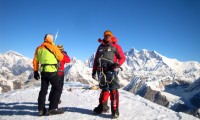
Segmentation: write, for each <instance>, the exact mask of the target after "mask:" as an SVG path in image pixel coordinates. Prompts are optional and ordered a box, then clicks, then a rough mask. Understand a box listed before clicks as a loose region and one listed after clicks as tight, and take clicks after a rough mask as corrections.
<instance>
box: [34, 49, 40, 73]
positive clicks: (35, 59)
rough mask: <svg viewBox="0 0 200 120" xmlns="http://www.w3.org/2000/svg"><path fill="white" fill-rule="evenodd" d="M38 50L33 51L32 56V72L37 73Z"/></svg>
mask: <svg viewBox="0 0 200 120" xmlns="http://www.w3.org/2000/svg"><path fill="white" fill-rule="evenodd" d="M38 48H39V47H38ZM38 48H37V49H36V50H35V54H34V58H33V71H38V69H39V62H38V60H37V52H38Z"/></svg>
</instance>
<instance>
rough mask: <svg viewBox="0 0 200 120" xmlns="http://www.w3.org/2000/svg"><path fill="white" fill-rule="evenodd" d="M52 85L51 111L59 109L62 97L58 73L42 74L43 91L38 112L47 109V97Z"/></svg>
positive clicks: (41, 91)
mask: <svg viewBox="0 0 200 120" xmlns="http://www.w3.org/2000/svg"><path fill="white" fill-rule="evenodd" d="M49 83H50V84H51V85H52V89H51V92H52V98H53V99H51V100H50V104H49V110H52V109H57V108H58V102H59V100H60V96H61V80H60V77H59V76H58V74H57V72H42V73H41V89H40V93H39V97H38V110H43V109H44V108H45V101H46V95H47V91H48V87H49Z"/></svg>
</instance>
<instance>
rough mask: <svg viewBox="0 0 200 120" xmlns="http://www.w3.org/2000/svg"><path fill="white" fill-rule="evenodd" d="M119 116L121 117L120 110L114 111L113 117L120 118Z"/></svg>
mask: <svg viewBox="0 0 200 120" xmlns="http://www.w3.org/2000/svg"><path fill="white" fill-rule="evenodd" d="M118 117H119V111H118V110H114V111H112V118H113V119H115V118H118Z"/></svg>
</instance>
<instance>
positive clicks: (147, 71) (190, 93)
mask: <svg viewBox="0 0 200 120" xmlns="http://www.w3.org/2000/svg"><path fill="white" fill-rule="evenodd" d="M125 56H126V61H125V63H124V64H123V65H122V68H123V71H120V72H119V79H120V84H121V86H122V87H123V88H124V90H127V91H129V92H132V93H134V94H138V95H140V96H142V97H144V98H146V99H148V100H150V101H153V102H155V103H158V104H160V105H163V106H166V107H169V108H171V109H173V110H176V111H181V110H183V112H188V111H187V110H188V109H190V111H189V112H192V111H195V112H197V111H198V108H199V107H200V105H199V104H197V102H196V101H198V100H200V97H199V96H200V90H199V87H198V85H195V84H196V83H200V82H198V81H199V78H200V64H199V63H198V62H195V61H188V62H180V61H178V60H176V59H170V58H167V57H165V56H163V55H160V54H159V53H157V52H156V51H149V50H146V49H143V50H141V51H138V50H136V49H134V48H133V49H130V50H129V51H127V52H125ZM93 60H94V54H93V55H92V56H91V57H90V58H89V59H88V60H86V61H84V62H83V61H80V60H77V59H76V58H72V59H71V63H69V64H67V65H66V67H65V80H66V81H73V82H80V83H84V84H90V85H96V84H98V81H96V80H94V79H92V77H91V72H92V65H93ZM0 67H1V68H2V69H1V71H0V89H1V92H5V91H9V90H12V89H9V88H8V86H9V84H11V86H14V83H18V84H19V82H17V81H20V82H21V81H23V82H22V83H23V84H26V85H29V86H32V84H30V83H35V82H37V83H38V84H39V82H38V81H35V80H33V73H32V60H31V59H28V58H26V57H24V56H22V55H20V54H18V53H16V52H14V51H9V52H7V53H4V54H0ZM14 80H15V82H13V81H14ZM10 81H12V82H10ZM27 81H28V82H27ZM5 84H6V85H7V87H5V86H6V85H5ZM15 86H16V85H15ZM21 87H22V88H23V85H22V86H21ZM11 88H13V87H11ZM3 90H4V91H3ZM175 91H177V92H175ZM186 109H187V110H186ZM192 114H193V113H192ZM198 114H199V113H198Z"/></svg>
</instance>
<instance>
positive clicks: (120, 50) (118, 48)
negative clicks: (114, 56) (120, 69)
mask: <svg viewBox="0 0 200 120" xmlns="http://www.w3.org/2000/svg"><path fill="white" fill-rule="evenodd" d="M116 48H117V51H118V53H119V56H118V63H119V65H120V66H121V65H122V64H123V63H124V61H125V59H126V57H125V55H124V52H123V50H122V48H121V46H119V45H118V46H117V47H116Z"/></svg>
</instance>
